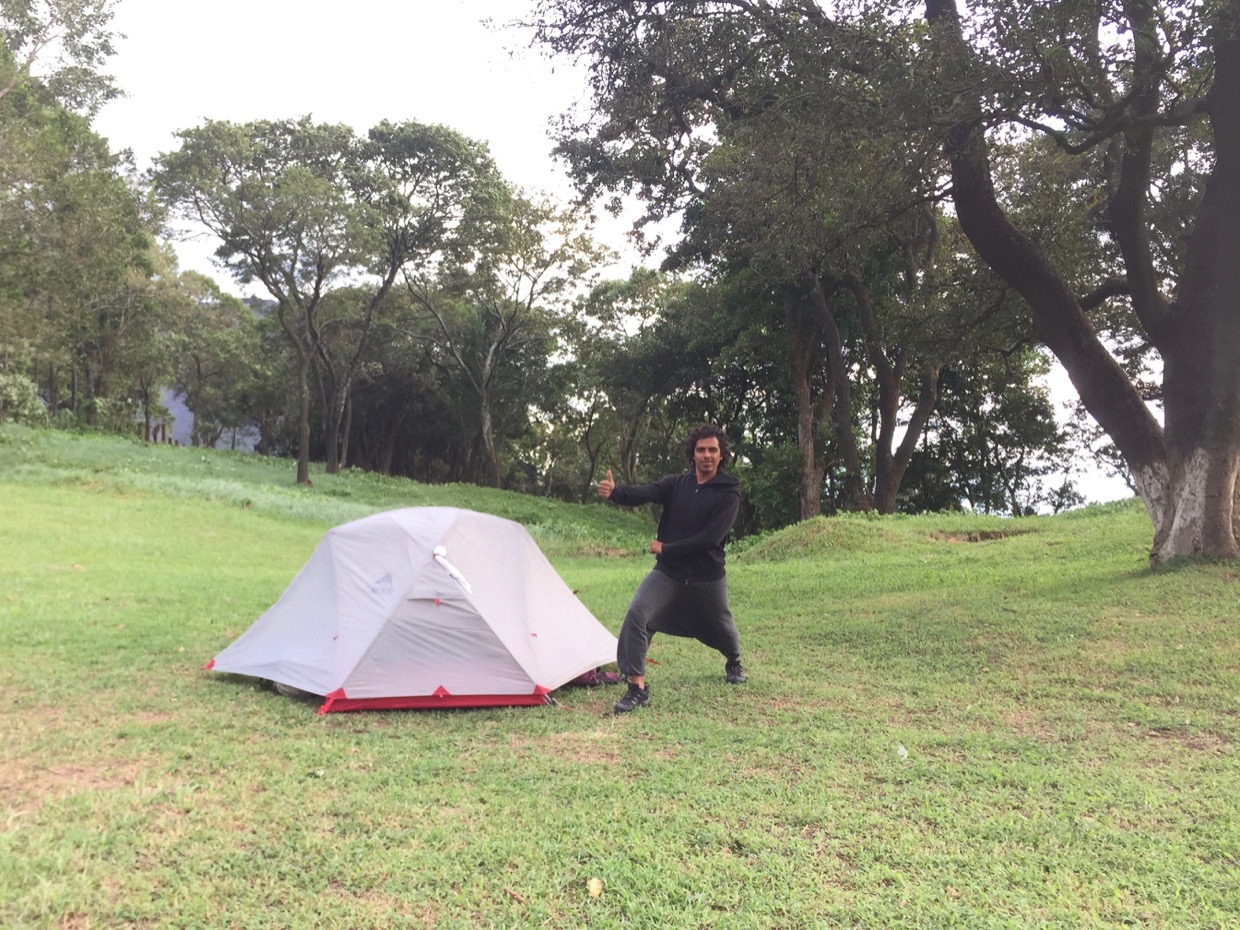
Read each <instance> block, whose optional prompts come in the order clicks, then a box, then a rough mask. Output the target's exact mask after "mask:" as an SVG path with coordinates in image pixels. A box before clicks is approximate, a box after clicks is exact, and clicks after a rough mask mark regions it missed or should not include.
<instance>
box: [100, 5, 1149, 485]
mask: <svg viewBox="0 0 1240 930" xmlns="http://www.w3.org/2000/svg"><path fill="white" fill-rule="evenodd" d="M531 3H532V0H407V2H405V3H403V4H402V3H398V2H394V0H352V2H349V3H347V4H343V5H342V4H340V3H338V2H330V3H329V2H326V0H298V2H294V0H212V2H211V3H209V4H188V3H185V4H183V3H176V2H170V0H120V2H119V3H118V5H117V11H116V18H115V20H114V25H115V27H116V29H117V31H118V32H120V33H123V34H124V35H125V36H126V38H125V39H123V40H121V41H120V42H119V44H118V47H117V54H116V56H115V58H113V59H112V62H111V64H110V67H109V71H110V72H111V73H112V74H113V75H114V76H115V77H116V80H117V83H118V85H119V86H120V88H121V89H122V90H123V91H124V92H125V93H126V94H127V96H126V97H125V98H123V99H121V100H117V101H113V102H111V103H109V104H108V105H107V106H106V107H105V108H104V109H103V111H102V112H101V113H100V114H99V116H98V118H97V119H96V122H95V129H96V130H97V131H98V132H99V133H100V134H101V135H103V136H105V137H106V138H107V139H108V140H109V141H110V143H111V145H112V148H113V149H124V148H128V149H132V150H133V153H134V156H135V159H136V161H137V164H138V167H139V168H140V169H145V168H148V167H149V166H150V164H151V161H152V159H153V158H155V156H157V155H158V154H160V153H161V152H167V151H170V150H172V149H174V148H175V147H176V144H177V140H176V138H175V136H174V133H176V132H177V131H178V130H181V129H188V128H190V127H192V126H197V125H199V124H200V123H201V122H202V121H203V120H204V119H220V120H231V121H233V122H247V121H249V120H256V119H282V118H294V117H299V116H304V115H307V114H309V115H311V116H313V117H314V118H315V120H317V121H321V122H332V123H334V122H341V123H348V124H349V125H351V126H353V127H354V128H355V129H356V130H358V131H359V132H361V131H365V130H366V129H368V128H369V127H371V126H373V125H375V124H376V123H378V122H380V121H381V120H384V119H389V120H392V121H396V122H399V121H402V120H411V119H412V120H417V121H419V122H423V123H442V124H444V125H446V126H449V127H451V128H452V129H455V130H457V131H458V132H461V133H463V134H465V135H466V136H469V137H470V138H472V139H476V140H479V141H483V142H486V143H487V144H488V145H489V147H490V149H491V154H492V155H493V156H494V158H495V160H496V163H497V164H498V165H499V168H500V170H501V171H502V172H503V174H504V176H505V177H506V178H508V180H510V181H512V182H513V183H515V184H518V185H520V186H521V187H524V188H526V189H529V190H538V191H545V192H547V193H550V194H552V195H555V196H559V197H562V198H564V199H567V198H568V197H569V196H571V188H570V185H569V183H568V181H567V179H566V177H565V175H564V172H563V171H562V169H561V168H560V166H559V165H558V164H556V163H555V162H554V161H553V160H552V158H551V155H550V152H551V146H552V143H551V140H550V138H549V136H548V129H549V125H550V121H551V120H552V119H553V118H554V117H556V116H558V115H559V114H560V113H562V112H564V111H565V110H567V109H568V108H569V107H570V106H572V104H573V103H574V102H576V101H577V100H578V99H579V98H581V97H583V96H584V93H585V89H584V77H583V75H582V73H581V72H580V71H578V70H576V69H574V68H573V67H572V66H571V65H570V64H567V63H565V62H563V61H556V62H551V61H549V60H548V59H546V58H545V57H543V56H542V55H541V54H540V53H539V52H537V51H535V50H532V49H530V48H529V47H528V37H527V36H526V34H525V33H524V32H523V31H520V30H516V29H512V28H505V24H506V23H508V22H509V21H510V20H512V19H513V18H516V17H518V16H520V15H521V14H523V13H524V12H526V11H527V10H528V9H529V7H530V6H531ZM487 21H490V22H491V23H492V25H491V26H488V25H486V22H487ZM599 219H600V224H601V225H600V236H601V237H602V238H603V239H604V240H605V241H606V242H608V244H609V245H611V246H612V247H613V248H616V249H623V247H624V235H623V233H624V229H625V228H626V225H627V222H626V221H621V220H613V219H610V218H609V217H607V215H606V214H605V213H602V212H601V211H600V217H599ZM213 248H214V246H213V245H212V244H211V243H210V241H209V240H199V241H196V242H182V243H178V247H177V251H178V255H179V257H180V262H181V267H182V268H186V269H189V268H192V269H194V270H196V271H200V272H203V273H204V274H209V275H211V276H212V277H214V278H215V279H216V280H217V281H218V282H219V283H220V285H221V286H222V287H224V288H225V289H228V290H231V291H233V292H234V293H241V291H240V289H239V288H238V286H237V285H235V284H234V283H233V282H232V281H230V280H229V279H228V278H227V277H226V276H225V275H224V274H223V273H222V272H220V271H219V270H218V269H216V268H215V267H214V266H213V264H212V262H211V257H210V256H211V252H212V250H213ZM632 256H633V253H632V252H631V251H627V252H626V261H627V264H626V265H624V267H620V268H618V269H617V270H615V271H614V272H612V273H614V274H615V275H617V276H620V275H623V274H626V273H627V267H628V265H631V264H633V263H634V262H635V261H636V259H635V258H633V257H632ZM1065 381H1066V379H1064V378H1063V376H1062V372H1057V374H1056V376H1054V377H1052V379H1051V384H1052V388H1053V391H1054V393H1055V395H1056V396H1058V397H1063V396H1064V394H1065V390H1066V391H1071V388H1070V387H1067V386H1066V385H1065ZM1080 484H1081V486H1082V490H1083V491H1084V492H1085V493H1086V495H1087V496H1088V498H1089V499H1090V500H1093V501H1104V500H1113V499H1116V498H1125V497H1128V496H1130V493H1129V491H1128V489H1127V488H1126V487H1125V486H1124V485H1123V483H1122V482H1120V481H1118V480H1115V479H1105V478H1102V477H1101V476H1097V475H1094V476H1089V477H1088V478H1086V479H1084V480H1082V481H1081V482H1080Z"/></svg>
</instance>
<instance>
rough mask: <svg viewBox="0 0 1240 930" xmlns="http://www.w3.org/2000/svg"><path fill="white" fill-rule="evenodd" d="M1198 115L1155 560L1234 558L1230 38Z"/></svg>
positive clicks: (1239, 241)
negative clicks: (1205, 130) (1200, 151)
mask: <svg viewBox="0 0 1240 930" xmlns="http://www.w3.org/2000/svg"><path fill="white" fill-rule="evenodd" d="M1206 110H1207V113H1208V114H1209V117H1210V126H1211V129H1212V130H1213V134H1214V158H1215V161H1214V170H1213V173H1212V174H1211V176H1210V179H1209V181H1208V183H1207V184H1206V187H1205V192H1204V195H1203V197H1202V200H1201V205H1200V207H1199V208H1198V211H1197V222H1196V224H1195V226H1194V229H1193V232H1192V234H1191V235H1190V236H1189V239H1188V250H1187V258H1186V261H1185V267H1184V273H1183V275H1182V277H1181V279H1180V286H1179V292H1178V295H1177V296H1178V300H1177V303H1176V308H1175V309H1176V317H1177V322H1178V323H1180V324H1181V325H1179V326H1177V328H1176V331H1175V332H1176V338H1175V339H1174V340H1173V341H1172V342H1171V344H1170V345H1169V346H1168V347H1167V348H1166V349H1164V351H1163V362H1164V364H1163V395H1164V404H1165V408H1166V423H1167V445H1168V451H1169V455H1168V463H1167V468H1166V481H1165V484H1166V485H1167V486H1168V489H1169V491H1168V493H1167V494H1166V496H1165V500H1164V501H1162V502H1159V506H1158V507H1157V508H1156V509H1155V508H1151V516H1153V517H1154V525H1155V534H1154V552H1153V559H1154V561H1155V562H1166V561H1169V560H1170V559H1174V558H1178V557H1181V556H1192V555H1199V554H1200V555H1206V556H1210V557H1213V558H1225V559H1234V558H1237V557H1238V556H1240V526H1238V525H1237V524H1238V522H1240V510H1238V509H1237V500H1236V497H1237V490H1238V487H1237V473H1238V471H1240V352H1238V351H1237V349H1238V347H1240V220H1238V218H1240V38H1236V37H1229V38H1224V39H1221V40H1219V41H1218V42H1217V44H1216V46H1215V75H1214V86H1213V87H1212V88H1211V90H1210V93H1209V95H1208V97H1207V99H1206ZM1181 321H1182V322H1181ZM1140 487H1141V485H1140V483H1138V488H1140ZM1142 497H1143V498H1144V497H1145V493H1144V491H1143V492H1142Z"/></svg>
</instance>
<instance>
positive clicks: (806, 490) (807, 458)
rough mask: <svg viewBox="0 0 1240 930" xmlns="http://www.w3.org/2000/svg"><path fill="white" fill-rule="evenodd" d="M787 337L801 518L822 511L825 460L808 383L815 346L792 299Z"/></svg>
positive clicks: (815, 407) (814, 515) (805, 518)
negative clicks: (817, 437) (817, 438)
mask: <svg viewBox="0 0 1240 930" xmlns="http://www.w3.org/2000/svg"><path fill="white" fill-rule="evenodd" d="M788 339H789V350H790V351H789V354H790V355H791V359H790V360H791V362H792V382H793V388H794V390H795V392H796V397H797V448H798V449H799V450H800V452H801V502H800V503H801V510H800V519H802V520H808V519H809V518H810V517H817V516H820V515H821V514H822V476H823V473H824V472H825V471H826V463H825V462H823V461H821V460H820V459H819V456H818V449H817V443H816V442H815V437H814V426H815V424H816V422H817V419H818V417H817V413H818V411H817V405H816V404H815V403H814V398H813V391H812V386H811V384H810V371H811V368H812V364H811V363H812V361H813V357H814V346H813V344H812V343H811V342H810V341H809V339H807V338H806V333H805V322H804V320H803V319H802V317H801V308H800V307H799V306H797V305H795V304H793V303H792V302H789V304H788Z"/></svg>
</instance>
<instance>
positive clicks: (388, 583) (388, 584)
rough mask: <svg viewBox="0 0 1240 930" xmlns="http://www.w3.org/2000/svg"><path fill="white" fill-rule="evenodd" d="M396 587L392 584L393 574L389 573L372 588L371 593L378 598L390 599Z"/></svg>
mask: <svg viewBox="0 0 1240 930" xmlns="http://www.w3.org/2000/svg"><path fill="white" fill-rule="evenodd" d="M394 589H395V585H394V584H393V583H392V573H391V572H388V573H387V574H386V575H384V576H383V577H382V578H380V579H379V580H378V581H376V582H375V583H374V584H372V585H371V586H370V593H371V595H373V596H374V597H377V598H380V599H382V598H388V597H391V596H392V591H393V590H394Z"/></svg>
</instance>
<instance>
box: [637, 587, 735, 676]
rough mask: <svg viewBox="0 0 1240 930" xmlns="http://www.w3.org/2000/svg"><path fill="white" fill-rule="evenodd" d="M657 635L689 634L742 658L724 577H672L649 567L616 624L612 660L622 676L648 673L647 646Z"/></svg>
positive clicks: (730, 655)
mask: <svg viewBox="0 0 1240 930" xmlns="http://www.w3.org/2000/svg"><path fill="white" fill-rule="evenodd" d="M655 633H666V634H668V635H669V636H687V637H689V638H691V639H696V640H698V641H699V642H701V643H704V644H706V645H707V646H710V647H711V648H712V649H717V650H719V651H720V652H721V653H723V655H724V657H725V658H727V659H728V660H729V661H731V660H734V659H738V658H740V654H741V641H740V636H739V635H738V634H737V632H736V621H734V620H733V619H732V611H731V610H729V609H728V581H727V579H726V578H720V579H719V580H718V581H689V582H685V581H676V580H675V579H673V578H670V577H668V576H667V575H665V574H664V573H663V572H659V571H652V572H650V574H648V575H647V576H646V577H645V578H643V579H642V583H641V584H640V585H638V586H637V591H636V593H635V594H634V595H633V600H632V602H631V603H630V604H629V610H628V613H626V614H625V615H624V623H623V624H621V626H620V636H619V645H618V646H617V647H616V664H617V665H619V666H620V672H621V673H622V674H624V675H629V676H632V675H645V674H646V650H647V649H648V648H649V646H650V639H651V637H653V636H654V634H655Z"/></svg>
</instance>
